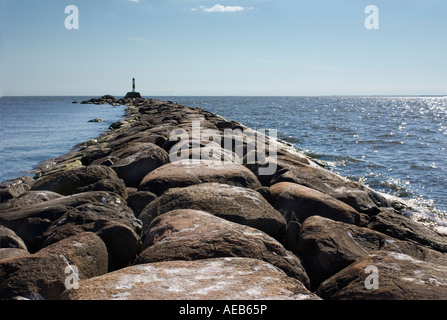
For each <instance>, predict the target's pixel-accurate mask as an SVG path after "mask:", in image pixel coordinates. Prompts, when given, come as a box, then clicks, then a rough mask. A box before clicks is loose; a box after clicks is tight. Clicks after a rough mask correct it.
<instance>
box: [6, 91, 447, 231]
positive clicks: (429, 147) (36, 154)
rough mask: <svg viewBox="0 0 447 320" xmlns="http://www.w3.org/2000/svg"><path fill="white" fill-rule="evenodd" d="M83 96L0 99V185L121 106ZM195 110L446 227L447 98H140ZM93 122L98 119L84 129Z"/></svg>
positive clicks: (87, 134) (99, 126) (118, 114)
mask: <svg viewBox="0 0 447 320" xmlns="http://www.w3.org/2000/svg"><path fill="white" fill-rule="evenodd" d="M90 98H91V97H2V98H0V134H1V135H0V144H1V145H0V151H1V155H0V157H1V158H0V160H1V163H2V165H1V167H0V181H5V180H8V179H12V178H17V177H20V176H23V175H26V174H28V175H32V171H33V169H34V168H35V167H36V166H37V165H38V164H40V163H41V162H42V161H44V160H46V159H51V158H54V157H57V156H59V155H62V154H65V153H67V152H68V151H70V150H71V149H72V148H73V146H75V145H76V144H78V143H80V142H84V141H87V140H90V139H93V138H95V137H97V136H98V135H99V134H101V133H102V132H104V131H105V130H107V129H108V127H109V126H110V124H111V123H112V122H114V121H117V120H120V119H122V118H123V117H124V112H125V106H119V107H113V106H110V105H84V104H80V103H73V102H74V101H77V102H81V101H82V100H87V99H90ZM147 98H155V99H160V100H169V101H174V102H178V103H180V104H184V105H187V106H191V107H200V108H203V109H205V110H207V111H210V112H212V113H216V114H219V115H221V116H223V117H225V118H226V119H228V120H235V121H239V122H242V123H243V124H245V125H246V126H248V127H251V128H253V129H276V130H277V132H278V138H280V139H282V140H284V141H286V142H289V143H290V144H292V145H293V146H294V147H295V148H297V149H298V150H300V151H301V152H304V153H305V154H307V155H308V156H310V157H312V158H314V159H317V160H319V161H321V162H322V163H324V164H326V166H327V168H328V169H330V170H332V171H334V172H336V173H337V174H340V175H342V176H345V177H347V178H349V179H352V180H355V181H362V182H363V183H365V184H366V185H368V186H370V187H371V188H373V189H375V190H377V191H380V192H383V193H386V194H390V195H392V196H396V197H400V198H402V199H404V200H406V201H408V202H409V203H411V204H412V205H417V206H421V207H423V208H424V209H425V212H427V215H428V216H429V218H430V219H431V220H436V222H437V223H438V224H439V225H440V226H443V227H447V194H446V190H447V97H445V96H412V97H410V96H317V97H314V96H309V97H240V96H237V97H232V96H225V97H211V96H205V97H195V96H186V97H180V96H169V97H159V96H157V97H147ZM94 118H100V119H102V120H103V121H102V122H89V120H91V119H94Z"/></svg>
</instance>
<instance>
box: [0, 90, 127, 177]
mask: <svg viewBox="0 0 447 320" xmlns="http://www.w3.org/2000/svg"><path fill="white" fill-rule="evenodd" d="M89 98H90V97H2V98H0V160H1V167H0V181H5V180H7V179H12V178H17V177H20V176H23V175H25V174H26V172H28V171H30V170H32V169H33V168H34V167H35V166H36V165H38V164H39V163H41V162H42V161H44V160H45V159H48V158H54V157H57V156H60V155H62V154H65V153H67V152H68V151H70V150H71V149H72V147H73V146H75V145H76V144H78V143H80V142H83V141H87V140H90V139H92V138H95V137H97V136H98V135H99V134H101V132H102V131H104V130H107V129H108V127H109V126H110V124H111V123H112V122H114V121H117V120H119V119H121V118H122V117H123V116H124V109H125V107H124V106H123V107H112V106H109V105H82V104H72V101H75V100H76V101H79V102H80V101H81V100H86V99H89ZM94 118H101V119H102V120H103V122H101V123H91V122H88V121H89V120H91V119H94Z"/></svg>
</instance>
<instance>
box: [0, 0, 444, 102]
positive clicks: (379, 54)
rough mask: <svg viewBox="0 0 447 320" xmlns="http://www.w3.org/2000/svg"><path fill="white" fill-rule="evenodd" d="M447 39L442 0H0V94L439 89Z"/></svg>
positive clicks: (433, 91) (397, 91) (375, 92)
mask: <svg viewBox="0 0 447 320" xmlns="http://www.w3.org/2000/svg"><path fill="white" fill-rule="evenodd" d="M371 4H372V5H376V6H377V8H378V9H379V29H378V30H368V29H366V28H365V26H364V21H365V19H366V18H367V17H368V14H365V12H364V11H365V8H366V7H367V6H368V5H371ZM68 5H75V6H77V7H78V9H79V29H78V30H67V29H66V28H65V24H64V22H65V19H66V17H67V16H68V14H66V13H65V12H64V10H65V7H66V6H68ZM446 34H447V1H445V0H406V1H403V0H386V1H385V0H383V1H382V0H368V1H363V0H302V1H299V0H270V1H269V0H257V1H255V0H252V1H250V0H212V1H208V0H204V1H193V0H138V1H137V0H133V1H131V0H68V1H65V0H45V1H35V0H0V59H1V60H0V95H86V96H90V95H93V96H98V95H102V94H114V95H116V96H121V95H124V94H125V93H126V92H127V91H129V90H130V86H131V79H132V77H135V78H136V81H137V90H138V91H140V92H141V93H142V94H143V95H144V96H151V95H154V96H157V95H158V96H159V95H167V96H171V95H179V96H180V95H291V96H294V95H298V96H300V95H382V94H383V95H423V94H426V95H435V94H443V95H445V94H447V37H446Z"/></svg>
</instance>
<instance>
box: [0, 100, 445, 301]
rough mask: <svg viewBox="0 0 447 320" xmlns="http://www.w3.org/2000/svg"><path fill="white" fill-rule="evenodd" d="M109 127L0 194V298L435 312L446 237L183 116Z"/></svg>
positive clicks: (160, 115) (177, 108)
mask: <svg viewBox="0 0 447 320" xmlns="http://www.w3.org/2000/svg"><path fill="white" fill-rule="evenodd" d="M84 103H107V104H126V105H128V108H127V110H126V118H125V120H122V121H119V122H116V123H114V124H112V125H111V127H110V129H109V130H108V131H107V132H106V133H104V134H103V135H101V136H99V137H98V138H97V139H94V140H91V141H87V142H85V143H82V144H80V145H78V146H76V148H75V149H74V150H73V151H72V152H70V153H69V154H67V155H64V156H62V157H60V158H58V159H56V160H55V161H54V162H52V163H50V164H48V163H47V164H45V166H42V167H41V168H40V170H39V172H38V173H37V174H36V176H35V177H34V178H30V177H21V178H18V179H16V180H12V181H8V182H5V183H3V184H2V185H1V187H0V283H1V286H0V299H7V300H9V299H72V300H78V299H106V300H109V299H150V300H154V299H163V300H167V299H181V300H185V299H206V300H215V299H231V300H232V299H245V300H246V299H249V300H250V299H296V300H303V299H312V300H318V299H405V300H406V299H447V254H446V252H447V236H445V235H442V234H439V233H437V232H436V230H434V229H432V228H429V227H427V226H423V225H421V224H419V223H417V222H415V221H413V220H411V219H409V218H407V217H406V216H405V215H406V213H407V212H408V211H410V210H411V208H408V207H406V206H405V205H404V204H403V203H402V202H400V201H399V200H396V199H392V198H391V197H387V196H386V195H383V194H380V193H378V192H375V191H374V190H371V189H370V188H368V187H366V186H365V185H363V184H361V183H358V182H354V181H351V180H348V179H345V178H343V177H341V176H338V175H336V174H334V173H332V172H330V171H328V170H326V169H325V168H323V167H322V166H320V165H319V164H317V163H316V162H314V161H313V160H311V159H309V158H307V157H306V156H304V155H302V154H300V153H299V152H297V151H296V150H294V149H293V148H292V147H291V146H290V145H288V144H287V143H284V142H282V141H279V140H276V139H274V137H271V136H270V135H267V134H265V135H261V134H260V133H259V132H256V131H254V130H252V129H250V128H247V127H246V126H244V125H243V124H241V123H238V122H235V121H228V120H226V119H224V118H222V117H220V116H218V115H215V114H212V113H209V112H207V111H205V110H202V109H199V108H189V107H187V106H182V105H179V104H176V103H174V102H169V101H158V100H152V99H126V100H123V99H120V100H116V99H115V98H113V97H111V96H105V97H103V98H100V99H92V100H90V101H85V102H84Z"/></svg>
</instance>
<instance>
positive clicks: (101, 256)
mask: <svg viewBox="0 0 447 320" xmlns="http://www.w3.org/2000/svg"><path fill="white" fill-rule="evenodd" d="M107 259H108V258H107V248H106V246H105V245H104V242H103V241H102V240H101V238H99V237H98V236H97V235H95V234H93V233H82V234H79V235H76V236H73V237H70V238H68V239H65V240H63V241H60V242H58V243H56V244H54V245H52V246H49V247H47V248H44V249H42V250H40V251H39V252H37V253H35V254H33V255H29V256H24V257H19V258H14V259H6V260H2V261H0V282H1V283H2V285H1V286H0V299H12V298H13V297H16V296H21V297H25V298H27V297H28V298H32V297H36V296H40V297H42V298H44V299H58V298H59V296H60V294H61V293H62V292H63V291H64V290H65V289H66V287H65V284H66V279H67V277H69V276H70V275H71V276H72V277H75V275H74V273H73V270H74V267H76V268H77V271H78V277H79V279H80V280H81V281H82V280H85V279H88V278H91V277H95V276H99V275H102V274H104V273H106V272H107ZM67 271H68V272H67ZM69 280H70V279H69Z"/></svg>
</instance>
